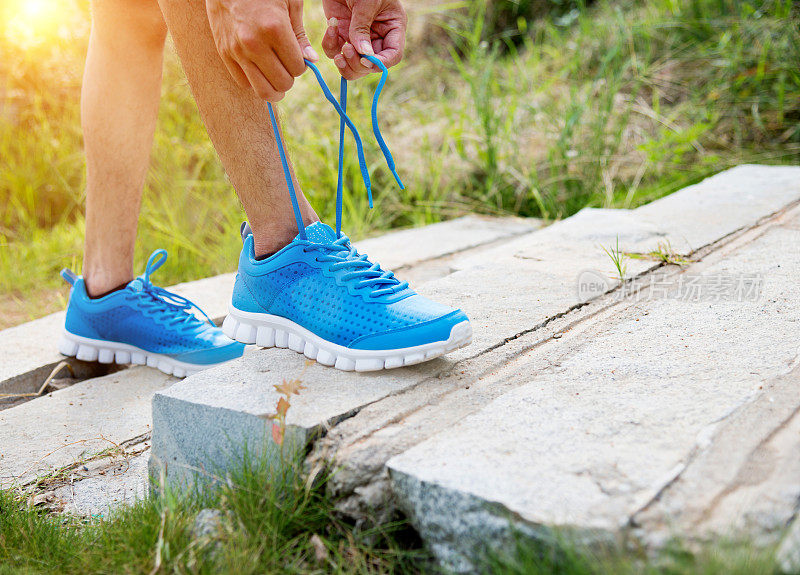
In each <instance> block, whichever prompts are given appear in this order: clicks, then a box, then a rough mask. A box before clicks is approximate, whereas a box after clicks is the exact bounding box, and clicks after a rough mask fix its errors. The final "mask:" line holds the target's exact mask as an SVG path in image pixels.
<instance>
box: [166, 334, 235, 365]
mask: <svg viewBox="0 0 800 575" xmlns="http://www.w3.org/2000/svg"><path fill="white" fill-rule="evenodd" d="M216 331H218V332H219V333H215V334H214V337H213V338H210V340H211V341H208V343H207V345H204V346H202V347H199V348H198V349H193V350H191V351H187V352H184V353H180V354H177V355H175V356H174V357H175V359H177V360H178V361H183V362H185V363H191V364H196V365H213V364H217V363H224V362H226V361H230V360H232V359H236V358H238V357H241V356H242V353H244V348H245V345H244V344H243V343H239V342H238V341H234V340H232V339H230V338H229V337H228V336H226V335H225V334H223V333H222V331H220V330H216Z"/></svg>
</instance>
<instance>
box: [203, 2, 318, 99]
mask: <svg viewBox="0 0 800 575" xmlns="http://www.w3.org/2000/svg"><path fill="white" fill-rule="evenodd" d="M206 11H207V12H208V21H209V23H210V24H211V33H212V34H213V36H214V42H215V43H216V45H217V50H218V51H219V53H220V56H221V57H222V61H223V62H224V63H225V66H226V67H227V68H228V72H230V74H231V76H233V79H234V80H236V83H237V84H239V85H240V86H241V87H243V88H246V87H250V86H252V88H253V90H254V91H255V93H256V94H258V96H260V97H261V98H264V99H265V100H268V101H270V102H277V101H278V100H280V99H282V98H283V97H284V95H285V94H286V91H287V90H289V88H291V87H292V84H294V79H295V78H296V77H298V76H300V75H301V74H302V73H303V72H304V71H305V69H306V65H305V63H304V62H303V58H304V57H305V58H307V59H309V60H311V61H314V62H316V61H317V60H319V56H317V53H316V52H315V51H314V49H313V48H312V47H311V44H310V43H309V41H308V37H307V36H306V32H305V30H304V29H303V0H206Z"/></svg>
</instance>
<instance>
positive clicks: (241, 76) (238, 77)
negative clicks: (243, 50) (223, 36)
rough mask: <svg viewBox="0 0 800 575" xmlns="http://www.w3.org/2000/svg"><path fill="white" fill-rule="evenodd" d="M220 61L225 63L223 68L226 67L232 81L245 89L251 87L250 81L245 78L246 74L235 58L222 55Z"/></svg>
mask: <svg viewBox="0 0 800 575" xmlns="http://www.w3.org/2000/svg"><path fill="white" fill-rule="evenodd" d="M222 63H223V64H225V68H227V69H228V73H229V74H230V75H231V78H233V81H234V82H236V84H237V85H238V86H239V87H240V88H245V89H246V88H250V87H251V86H250V82H249V81H248V79H247V75H246V74H245V73H244V71H243V70H242V67H241V66H239V64H238V63H237V62H236V60H234V59H233V58H231V57H230V56H227V55H222Z"/></svg>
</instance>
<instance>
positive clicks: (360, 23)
mask: <svg viewBox="0 0 800 575" xmlns="http://www.w3.org/2000/svg"><path fill="white" fill-rule="evenodd" d="M378 6H379V5H378V2H374V1H372V0H360V1H356V2H355V5H354V6H353V13H352V16H351V18H350V32H349V34H350V43H351V44H352V45H353V47H355V49H356V50H357V51H358V53H359V54H373V55H374V54H375V52H374V51H373V49H372V41H371V39H370V38H371V32H372V22H373V21H374V20H375V16H376V14H377V13H378Z"/></svg>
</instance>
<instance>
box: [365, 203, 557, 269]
mask: <svg viewBox="0 0 800 575" xmlns="http://www.w3.org/2000/svg"><path fill="white" fill-rule="evenodd" d="M541 227H542V221H541V220H538V219H535V218H511V217H506V218H497V217H491V216H477V215H470V216H464V217H461V218H456V219H454V220H448V221H446V222H440V223H437V224H431V225H428V226H424V227H421V228H411V229H407V230H400V231H397V232H389V233H388V234H383V235H381V236H378V237H375V238H370V239H366V240H362V241H359V242H357V244H356V245H357V247H358V249H359V252H361V253H366V254H369V256H370V259H371V260H372V261H377V262H380V264H381V265H382V266H383V267H384V268H386V269H391V270H394V271H398V270H399V271H403V270H404V269H406V268H409V267H412V266H415V265H418V264H420V263H422V262H426V261H430V260H434V259H438V258H442V257H445V256H448V255H452V254H457V253H458V252H463V251H465V250H469V249H471V248H476V247H478V246H482V245H486V244H491V243H493V242H496V241H498V240H502V239H506V238H512V237H514V236H519V235H522V234H527V233H530V232H532V231H535V230H537V229H539V228H541Z"/></svg>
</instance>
